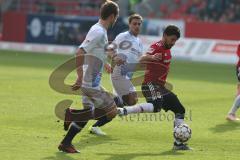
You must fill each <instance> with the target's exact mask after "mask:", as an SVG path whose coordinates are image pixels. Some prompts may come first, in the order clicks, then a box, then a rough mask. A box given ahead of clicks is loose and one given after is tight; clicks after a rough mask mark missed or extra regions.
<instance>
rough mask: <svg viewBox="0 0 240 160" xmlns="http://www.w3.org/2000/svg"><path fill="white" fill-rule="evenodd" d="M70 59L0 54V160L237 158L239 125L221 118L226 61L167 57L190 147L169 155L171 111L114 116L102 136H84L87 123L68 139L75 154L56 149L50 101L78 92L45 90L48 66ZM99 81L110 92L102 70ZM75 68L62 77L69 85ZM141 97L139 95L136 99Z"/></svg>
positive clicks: (230, 90) (58, 128)
mask: <svg viewBox="0 0 240 160" xmlns="http://www.w3.org/2000/svg"><path fill="white" fill-rule="evenodd" d="M69 58H71V56H63V55H48V54H33V53H23V52H16V51H15V52H12V51H11V52H10V51H0V102H1V103H0V106H1V107H0V113H1V115H0V126H1V129H0V137H1V138H0V157H1V158H0V159H3V160H146V159H147V160H159V159H164V160H176V159H177V160H193V159H195V160H206V159H208V160H227V159H229V160H238V159H239V150H240V143H239V142H240V141H239V139H240V124H239V123H229V122H227V121H226V120H225V115H226V113H227V112H228V110H229V108H230V106H231V105H232V102H233V99H234V96H235V92H236V82H237V81H236V78H235V67H234V65H222V64H208V63H193V62H185V61H176V60H173V62H172V66H171V71H170V75H169V78H168V82H170V83H171V84H173V87H174V89H173V91H174V92H175V93H176V94H177V95H178V97H179V99H180V100H181V101H182V103H183V104H184V106H185V108H186V110H187V120H186V122H187V123H188V124H189V125H190V127H191V128H192V131H193V134H192V139H191V140H190V141H189V145H190V146H191V147H193V148H194V150H193V151H181V152H172V151H171V148H172V142H173V136H172V125H173V121H172V115H171V114H170V113H164V112H162V113H161V115H160V114H156V115H150V114H146V115H140V116H138V115H135V116H131V117H127V118H126V119H121V118H116V119H114V120H113V121H112V122H111V123H109V124H108V125H106V126H104V127H103V128H102V129H103V130H104V131H105V132H107V134H108V136H106V137H97V136H94V135H90V134H89V133H88V131H87V129H88V127H89V125H90V124H93V121H90V122H89V123H88V126H87V127H86V128H85V129H84V130H83V131H82V133H81V134H79V135H78V136H77V137H76V138H75V139H74V145H75V146H76V147H77V148H78V149H80V150H81V153H80V154H74V155H69V154H64V153H60V152H58V150H57V146H58V144H59V142H60V140H61V139H62V137H63V135H64V134H65V132H64V131H63V127H62V121H60V122H57V121H58V118H57V117H56V116H55V114H54V108H55V105H56V104H57V103H58V102H59V101H61V100H63V99H72V100H73V101H74V105H76V106H77V107H81V104H80V103H81V100H80V96H76V95H64V94H61V93H57V92H55V91H54V90H52V89H51V88H50V87H49V83H48V79H49V76H50V74H51V73H52V71H53V70H54V69H55V68H56V67H57V66H59V65H60V64H62V63H63V62H65V61H66V60H68V59H69ZM103 77H104V78H103V86H105V87H106V88H107V89H109V90H111V85H110V83H109V75H107V74H104V75H103ZM74 80H75V73H74V72H73V73H71V75H70V76H69V77H68V79H67V83H69V84H71V83H73V82H74ZM143 101H144V99H140V102H143Z"/></svg>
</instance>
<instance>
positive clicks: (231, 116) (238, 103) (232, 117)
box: [226, 44, 240, 121]
mask: <svg viewBox="0 0 240 160" xmlns="http://www.w3.org/2000/svg"><path fill="white" fill-rule="evenodd" d="M237 55H238V58H239V60H238V63H237V66H236V75H237V79H238V85H237V97H236V98H235V100H234V103H233V106H232V108H231V109H230V111H229V112H228V115H227V117H226V119H227V120H229V121H240V119H239V118H238V117H237V116H236V112H237V110H238V109H239V107H240V44H239V45H238V48H237Z"/></svg>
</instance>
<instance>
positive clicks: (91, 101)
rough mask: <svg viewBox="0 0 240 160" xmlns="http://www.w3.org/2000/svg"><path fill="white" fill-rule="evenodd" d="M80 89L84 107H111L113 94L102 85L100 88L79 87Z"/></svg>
mask: <svg viewBox="0 0 240 160" xmlns="http://www.w3.org/2000/svg"><path fill="white" fill-rule="evenodd" d="M81 91H82V104H83V107H84V109H87V108H93V107H94V108H104V107H111V106H113V104H114V100H113V96H112V95H111V94H110V93H108V92H107V91H105V90H104V88H103V87H100V89H93V88H86V87H81Z"/></svg>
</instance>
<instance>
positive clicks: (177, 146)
mask: <svg viewBox="0 0 240 160" xmlns="http://www.w3.org/2000/svg"><path fill="white" fill-rule="evenodd" d="M162 108H163V109H164V110H165V111H168V110H171V111H172V112H173V113H174V114H175V119H174V127H175V126H178V125H180V124H182V123H184V116H185V108H184V106H183V105H182V104H181V102H180V101H179V99H178V97H177V96H176V95H175V94H174V93H172V92H169V93H168V94H166V95H163V104H162ZM173 150H191V148H190V147H189V146H187V144H185V143H182V142H179V141H178V140H176V139H175V140H174V145H173Z"/></svg>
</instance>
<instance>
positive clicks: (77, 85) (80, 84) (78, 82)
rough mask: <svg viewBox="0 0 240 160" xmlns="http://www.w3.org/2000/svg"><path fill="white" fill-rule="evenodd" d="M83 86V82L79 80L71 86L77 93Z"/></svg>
mask: <svg viewBox="0 0 240 160" xmlns="http://www.w3.org/2000/svg"><path fill="white" fill-rule="evenodd" d="M81 86H82V80H80V79H79V78H78V79H77V80H76V82H75V83H74V84H73V85H72V86H71V88H72V90H73V91H76V90H78V89H80V88H81Z"/></svg>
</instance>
